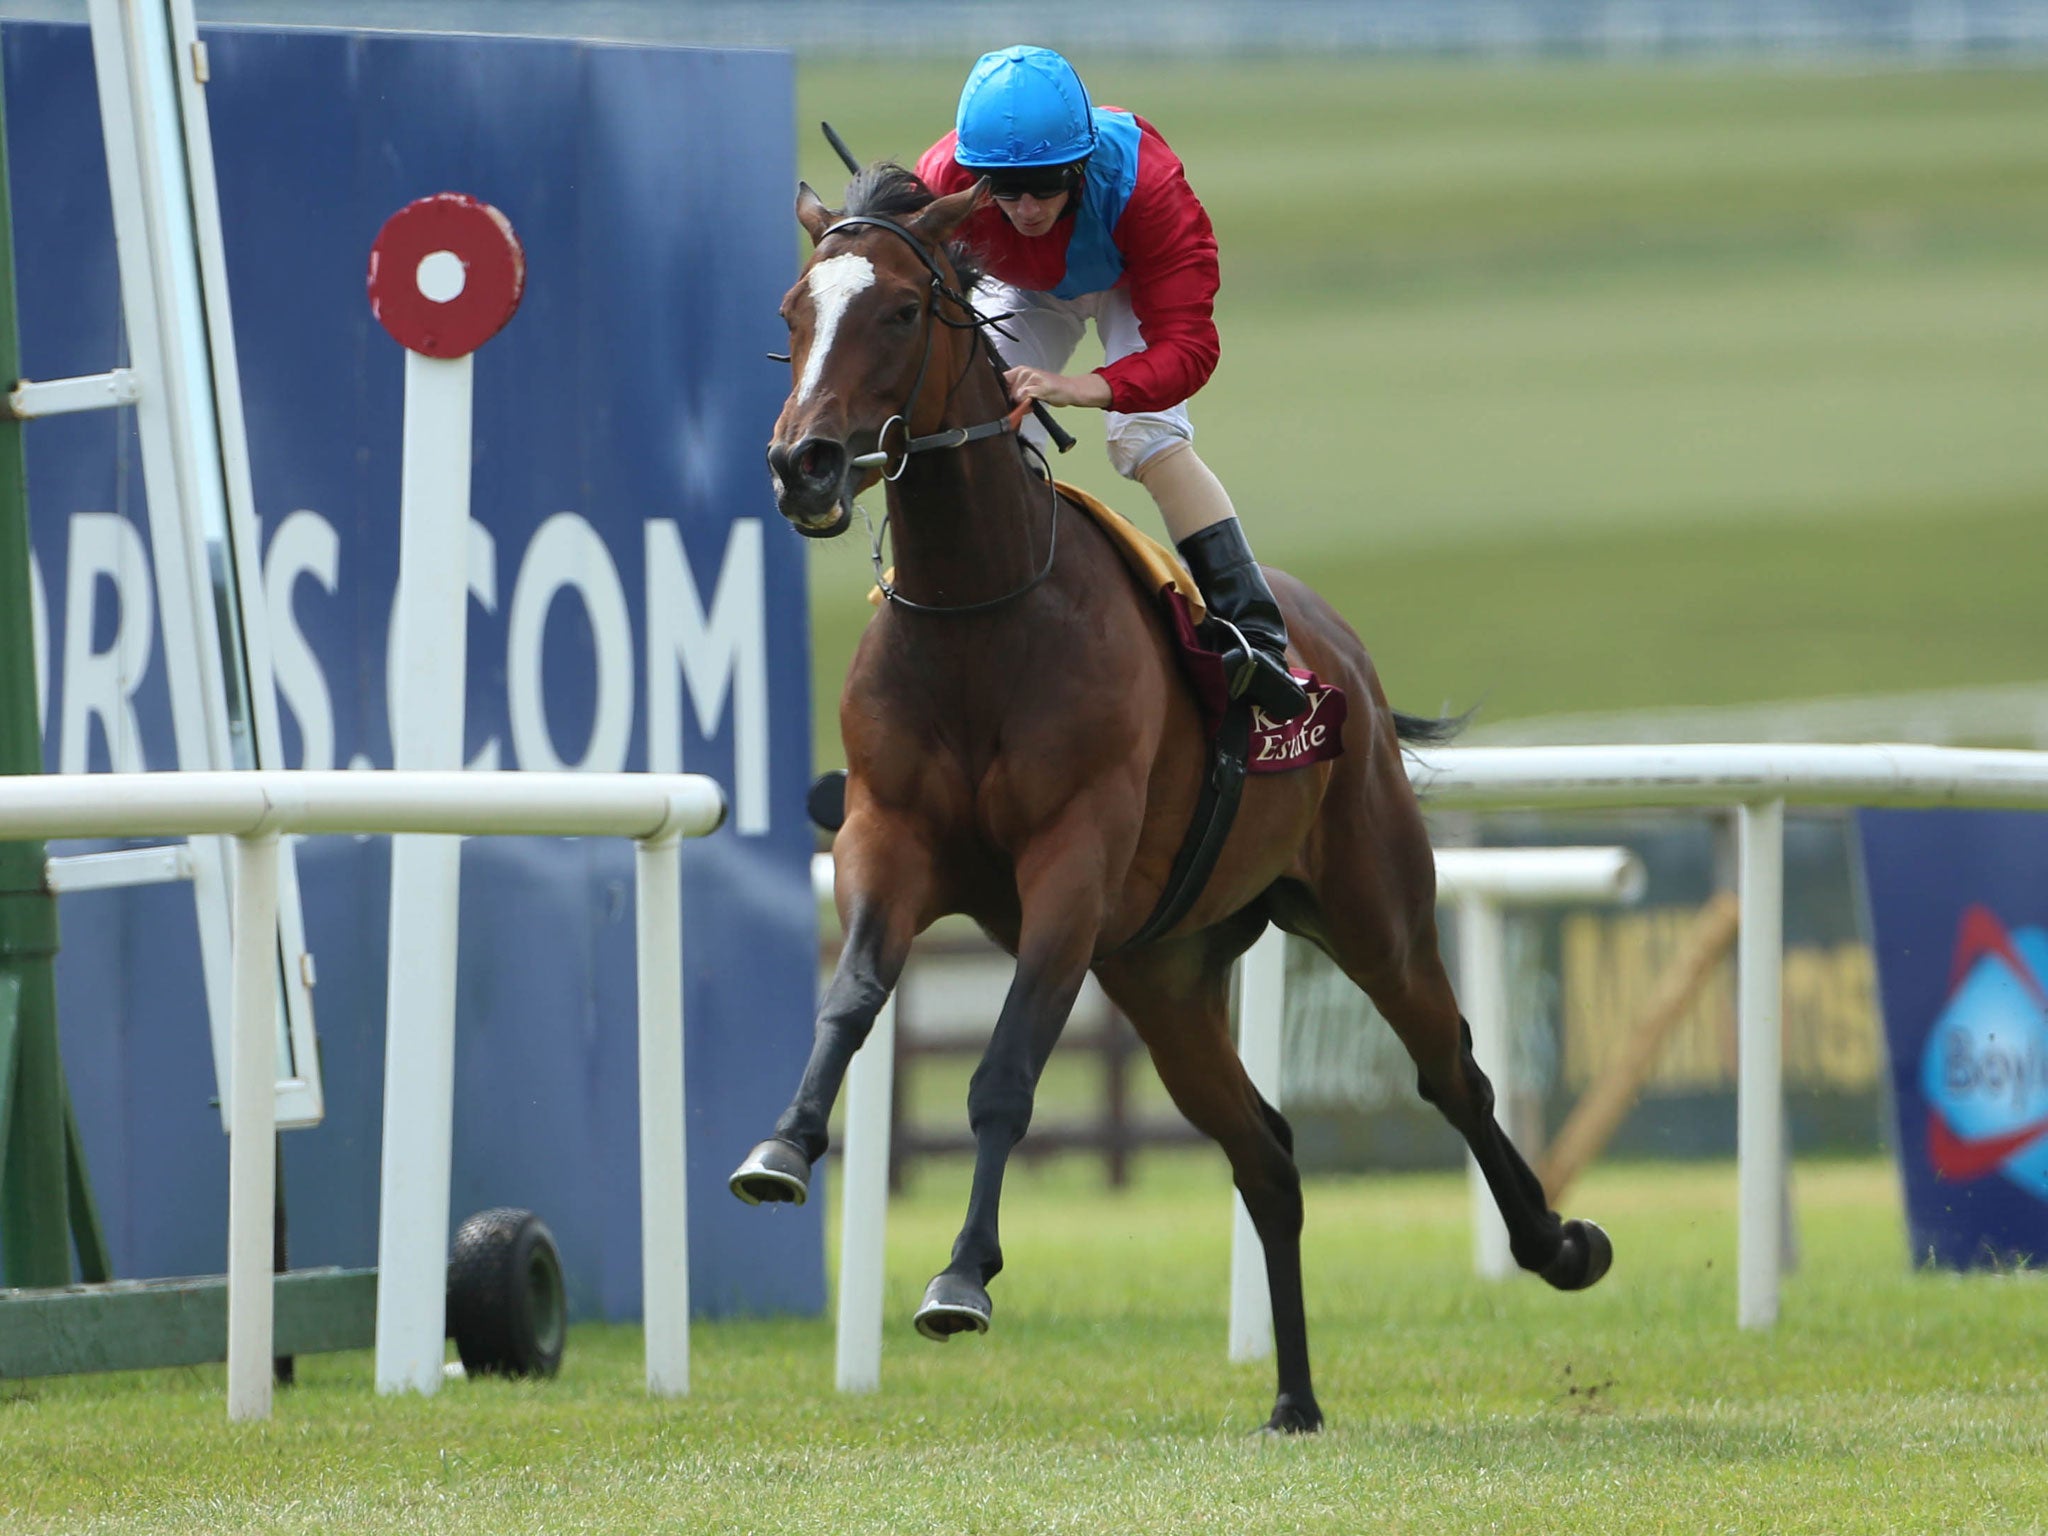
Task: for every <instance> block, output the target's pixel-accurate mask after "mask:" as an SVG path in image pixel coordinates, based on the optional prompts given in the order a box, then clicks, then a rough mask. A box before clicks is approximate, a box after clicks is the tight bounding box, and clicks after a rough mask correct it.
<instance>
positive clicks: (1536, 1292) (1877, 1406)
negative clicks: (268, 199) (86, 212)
mask: <svg viewBox="0 0 2048 1536" xmlns="http://www.w3.org/2000/svg"><path fill="white" fill-rule="evenodd" d="M1140 1174H1141V1177H1140V1181H1139V1186H1138V1188H1137V1190H1136V1192H1135V1193H1134V1194H1133V1195H1128V1196H1125V1197H1121V1198H1119V1197H1116V1196H1112V1195H1109V1194H1107V1193H1105V1192H1104V1191H1103V1190H1102V1189H1101V1188H1100V1186H1099V1185H1098V1184H1097V1183H1096V1182H1095V1179H1094V1177H1093V1174H1092V1170H1091V1169H1090V1168H1088V1167H1087V1166H1086V1165H1083V1164H1080V1163H1075V1162H1068V1163H1065V1164H1060V1165H1053V1166H1051V1167H1048V1168H1046V1169H1044V1170H1031V1169H1020V1170H1018V1171H1017V1173H1016V1174H1015V1175H1014V1177H1013V1187H1012V1189H1011V1191H1010V1198H1009V1200H1008V1203H1007V1205H1006V1207H1005V1211H1004V1217H1005V1242H1006V1250H1007V1256H1008V1259H1009V1269H1008V1270H1007V1271H1006V1272H1005V1274H1004V1275H1003V1276H1002V1277H1001V1278H1000V1279H998V1281H997V1282H996V1284H995V1286H994V1288H993V1290H994V1295H995V1299H996V1323H995V1329H994V1331H993V1332H992V1333H990V1334H989V1336H988V1337H986V1338H983V1339H968V1340H955V1341H954V1342H952V1343H951V1344H948V1345H946V1346H945V1347H943V1348H940V1347H935V1346H932V1345H930V1344H927V1343H925V1342H924V1341H922V1340H920V1339H918V1338H916V1337H915V1336H914V1334H913V1333H912V1332H911V1329H910V1327H909V1323H908V1318H909V1315H910V1312H911V1309H912V1308H913V1307H914V1305H915V1302H916V1297H917V1295H918V1293H919V1291H920V1289H921V1287H922V1285H923V1282H924V1280H925V1278H926V1276H927V1275H928V1274H929V1273H930V1272H931V1271H932V1270H933V1269H935V1268H937V1267H938V1265H939V1264H940V1263H942V1262H943V1259H944V1254H945V1251H946V1248H947V1246H948V1244H949V1242H950V1240H951V1236H952V1233H953V1230H954V1228H955V1225H956V1224H957V1222H958V1220H959V1217H960V1212H961V1206H962V1198H963V1186H962V1179H961V1176H960V1170H959V1169H958V1168H955V1167H951V1166H950V1165H947V1164H938V1165H934V1167H933V1169H932V1170H931V1171H930V1172H929V1173H927V1174H926V1175H924V1176H922V1177H921V1178H920V1180H919V1181H918V1185H917V1187H916V1189H915V1190H914V1191H913V1193H912V1194H911V1195H910V1196H908V1197H906V1198H904V1199H902V1200H899V1201H897V1202H896V1203H895V1205H894V1206H893V1208H892V1216H891V1228H890V1243H889V1270H888V1284H887V1319H888V1321H887V1329H886V1342H885V1345H884V1361H883V1387H882V1390H881V1392H880V1393H878V1394H876V1395H874V1396H869V1397H861V1398H843V1397H840V1396H838V1395H837V1394H835V1393H834V1392H833V1390H832V1339H831V1331H830V1326H829V1324H828V1323H826V1322H825V1321H823V1320H803V1321H780V1322H752V1323H737V1324H721V1325H704V1326H700V1327H699V1328H698V1329H697V1330H696V1332H695V1337H694V1342H693V1348H694V1355H693V1362H692V1366H693V1392H692V1395H691V1396H690V1397H688V1398H687V1399H683V1400H679V1401H671V1402H662V1403H656V1402H650V1401H648V1400H647V1399H646V1398H645V1397H644V1396H642V1395H641V1391H640V1363H639V1350H640V1336H639V1333H638V1331H637V1330H635V1329H631V1328H618V1327H595V1326H586V1327H579V1328H577V1329H575V1330H573V1332H572V1336H571V1340H570V1346H569V1353H568V1357H567V1361H566V1364H565V1366H564V1371H563V1375H562V1376H561V1377H560V1378H559V1379H558V1380H556V1381H554V1382H551V1383H544V1384H506V1383H497V1382H469V1383H454V1384H451V1385H450V1386H449V1387H448V1388H447V1389H446V1390H444V1391H443V1392H442V1393H441V1394H440V1395H439V1396H438V1397H436V1398H434V1399H432V1400H427V1401H423V1400H420V1399H416V1398H409V1399H379V1398H377V1397H375V1396H374V1395H373V1394H372V1392H371V1389H370V1362H369V1359H368V1357H367V1355H347V1356H333V1357H315V1358H311V1359H307V1360H304V1361H302V1362H301V1377H302V1381H301V1385H300V1386H298V1387H297V1388H295V1389H293V1390H291V1391H289V1392H285V1393H283V1394H281V1395H280V1397H279V1401H278V1409H277V1415H276V1418H275V1419H274V1420H273V1421H272V1422H270V1423H268V1424H256V1425H243V1426H233V1427H231V1426H229V1425H228V1424H227V1423H226V1422H225V1415H224V1408H223V1404H224V1398H223V1387H222V1376H221V1372H220V1371H219V1369H218V1368H211V1369H194V1370H183V1371H177V1372H165V1373H156V1374H149V1375H131V1376H121V1377H106V1378H79V1379H71V1380H62V1381H49V1382H14V1383H5V1384H0V1529H5V1530H6V1531H8V1532H10V1533H15V1532H22V1533H30V1532H54V1531H65V1532H81V1531H136V1532H141V1531H164V1532H201V1531H203V1532H209V1533H232V1532H257V1531H261V1532H300V1531H304V1532H330V1531H344V1530H345V1531H349V1532H360V1533H366V1536H374V1533H381V1532H400V1531H404V1532H414V1531H417V1532H435V1533H450V1536H454V1533H464V1532H478V1533H490V1536H503V1533H505V1532H508V1531H521V1532H524V1531H535V1532H538V1531H546V1532H570V1531H675V1532H749V1531H752V1532H776V1533H800V1532H819V1533H832V1536H842V1533H864V1532H875V1533H882V1532H891V1533H895V1532H933V1533H941V1532H943V1533H948V1536H952V1533H963V1532H972V1533H984V1532H986V1533H997V1532H1004V1533H1007V1532H1016V1531H1058V1532H1102V1533H1114V1536H1128V1533H1130V1532H1133V1531H1145V1532H1181V1531H1249V1530H1276V1531H1288V1532H1318V1533H1320V1532H1329V1533H1343V1536H1353V1533H1356V1532H1359V1531H1365V1530H1394V1531H1411V1530H1412V1531H1438V1530H1445V1531H1480V1530H1509V1531H1516V1532H1546V1531H1560V1532H1572V1533H1581V1532H1584V1531H1586V1530H1628V1531H1638V1530H1640V1531H1665V1530H1670V1531H1700V1530H1745V1531H1772V1532H1777V1531H1801V1532H1804V1531H1812V1532H1857V1531H1925V1530H1935V1529H1940V1530H1953V1531H1966V1530H1996V1531H2026V1530H2040V1529H2043V1528H2044V1527H2048V1422H2044V1419H2043V1417H2042V1414H2041V1404H2042V1401H2043V1398H2044V1393H2048V1366H2044V1364H2043V1359H2042V1355H2041V1351H2040V1348H2039V1332H2040V1330H2039V1327H2038V1324H2037V1321H2036V1319H2037V1318H2038V1315H2039V1312H2040V1303H2041V1299H2042V1298H2041V1295H2040V1290H2041V1281H2040V1279H2039V1278H2038V1276H2032V1275H2024V1276H2014V1275H2005V1276H1973V1277H1958V1276H1952V1275H1931V1274H1913V1273H1909V1272H1908V1270H1907V1267H1906V1262H1905V1258H1906V1255H1905V1245H1904V1242H1903V1239H1902V1236H1901V1232H1900V1225H1899V1216H1898V1210H1897V1190H1896V1184H1895V1181H1894V1176H1893V1174H1892V1172H1891V1170H1890V1169H1889V1167H1888V1166H1886V1165H1884V1164H1881V1163H1878V1162H1854V1163H1826V1162H1815V1163H1808V1164H1804V1165H1802V1166H1801V1167H1800V1168H1799V1170H1798V1172H1797V1175H1796V1179H1795V1202H1796V1206H1797V1209H1798V1213H1799V1218H1800V1229H1801V1238H1802V1242H1801V1249H1802V1262H1801V1267H1800V1269H1799V1271H1798V1273H1797V1274H1795V1275H1793V1276H1792V1277H1790V1279H1789V1280H1788V1281H1787V1283H1786V1287H1785V1296H1784V1311H1783V1316H1782V1318H1781V1320H1780V1322H1779V1324H1778V1326H1777V1327H1776V1328H1775V1329H1774V1330H1771V1331H1769V1332H1761V1333H1745V1332H1742V1331H1739V1330H1738V1329H1737V1328H1736V1327H1735V1326H1734V1309H1735V1297H1734V1283H1735V1281H1734V1259H1735V1245H1734V1209H1733V1206H1734V1174H1733V1170H1732V1169H1731V1168H1729V1167H1728V1166H1726V1165H1705V1166H1673V1165H1659V1166H1649V1165H1637V1166H1620V1167H1613V1168H1606V1169H1600V1170H1596V1171H1595V1173H1594V1174H1592V1175H1591V1176H1590V1177H1589V1178H1588V1179H1587V1180H1586V1181H1585V1183H1584V1185H1583V1187H1582V1189H1581V1190H1579V1191H1577V1192H1575V1193H1574V1195H1573V1196H1572V1198H1571V1199H1570V1200H1569V1201H1568V1202H1567V1203H1568V1206H1569V1207H1570V1208H1571V1209H1574V1210H1579V1211H1583V1212H1585V1213H1587V1214H1592V1215H1597V1216H1598V1217H1599V1218H1600V1219H1601V1220H1603V1221H1604V1222H1605V1223H1607V1225H1608V1226H1609V1229H1610V1230H1611V1231H1612V1232H1613V1234H1614V1237H1615V1242H1616V1251H1617V1260H1616V1267H1615V1269H1614V1272H1613V1274H1612V1275H1611V1276H1610V1277H1609V1278H1608V1280H1606V1281H1605V1282H1603V1283H1602V1285H1601V1286H1600V1287H1598V1288H1597V1289H1595V1290H1593V1291H1591V1292H1588V1293H1586V1294H1585V1295H1583V1296H1575V1297H1573V1296H1560V1295H1557V1294H1555V1293H1553V1292H1550V1291H1548V1290H1547V1289H1545V1288H1544V1287H1543V1286H1541V1285H1540V1284H1537V1283H1535V1282H1533V1281H1517V1282H1513V1283H1508V1284H1502V1285H1492V1284H1487V1283H1484V1282H1481V1281H1479V1280H1476V1279H1475V1278H1473V1276H1472V1274H1471V1272H1470V1260H1469V1243H1470V1239H1469V1236H1468V1231H1467V1225H1466V1205H1465V1193H1464V1189H1465V1187H1464V1182H1463V1180H1462V1178H1451V1177H1449V1176H1441V1175H1428V1176H1407V1177H1396V1178H1373V1179H1344V1180H1318V1181H1314V1182H1312V1183H1311V1184H1310V1186H1309V1189H1308V1194H1307V1206H1308V1230H1307V1236H1306V1243H1305V1252H1306V1264H1307V1271H1308V1305H1309V1312H1310V1328H1311V1338H1312V1342H1313V1344H1314V1347H1315V1354H1316V1364H1317V1372H1318V1376H1317V1380H1318V1387H1319V1391H1320V1395H1321V1398H1322V1402H1323V1405H1324V1408H1325V1410H1326V1411H1327V1413H1328V1414H1329V1418H1330V1428H1329V1430H1328V1431H1327V1433H1325V1434H1324V1435H1322V1436H1320V1437H1317V1438H1314V1439H1308V1440H1300V1441H1291V1442H1286V1443H1270V1442H1261V1441H1259V1440H1257V1439H1254V1438H1252V1437H1251V1436H1250V1434H1249V1432H1250V1431H1251V1430H1252V1429H1253V1428H1254V1427H1255V1426H1256V1425H1257V1424H1258V1423H1259V1422H1261V1421H1262V1420H1263V1418H1264V1415H1265V1413H1266V1410H1267V1408H1268V1406H1269V1403H1270V1397H1271V1392H1272V1382H1271V1375H1270V1368H1269V1367H1268V1366H1266V1365H1263V1364H1260V1365H1235V1366H1234V1365H1231V1364H1229V1363H1228V1362H1227V1361H1226V1360H1225V1358H1224V1353H1225V1352H1224V1334H1225V1326H1224V1325H1225V1311H1226V1295H1227V1280H1226V1273H1227V1261H1226V1249H1227V1234H1228V1229H1229V1220H1228V1206H1227V1199H1228V1195H1227V1189H1226V1183H1225V1177H1224V1174H1223V1170H1222V1165H1221V1162H1220V1159H1218V1158H1217V1157H1216V1156H1215V1155H1214V1154H1211V1153H1204V1154H1199V1155H1195V1154H1188V1155H1170V1156H1169V1155H1155V1156H1151V1157H1147V1158H1145V1159H1142V1160H1141V1163H1140ZM760 1219H761V1220H764V1221H769V1220H775V1219H777V1218H776V1217H775V1216H774V1215H773V1214H770V1213H766V1212H764V1213H761V1216H760Z"/></svg>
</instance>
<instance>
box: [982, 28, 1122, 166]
mask: <svg viewBox="0 0 2048 1536" xmlns="http://www.w3.org/2000/svg"><path fill="white" fill-rule="evenodd" d="M955 126H956V127H958V129H959V130H960V141H959V143H958V145H957V146H956V147H955V148H954V150H953V158H954V160H955V161H957V162H958V163H959V164H961V165H963V166H966V167H967V168H968V169H969V170H973V171H1003V170H1029V169H1032V168H1035V167H1042V166H1054V165H1071V164H1072V163H1073V162H1074V161H1076V160H1082V159H1085V158H1087V156H1088V155H1089V154H1090V153H1091V152H1092V151H1093V150H1094V148H1095V114H1094V108H1093V106H1092V104H1091V103H1090V102H1089V100H1088V87H1086V86H1085V85H1083V84H1082V83H1081V77H1080V76H1079V75H1077V74H1075V73H1074V66H1073V65H1071V64H1069V63H1068V62H1067V61H1066V60H1065V59H1063V58H1061V57H1060V56H1059V55H1058V54H1056V53H1054V52H1053V51H1052V50H1051V49H1050V48H1031V47H1025V46H1021V45H1020V46H1017V47H1013V48H1003V49H999V50H998V51H996V52H995V53H985V54H983V55H982V56H981V57H980V58H979V59H978V60H976V61H975V65H974V68H973V69H972V70H971V71H969V73H968V76H967V84H966V85H965V86H963V87H961V90H960V112H959V116H958V117H957V119H956V120H955Z"/></svg>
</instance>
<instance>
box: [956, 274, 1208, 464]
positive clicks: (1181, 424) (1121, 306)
mask: <svg viewBox="0 0 2048 1536" xmlns="http://www.w3.org/2000/svg"><path fill="white" fill-rule="evenodd" d="M974 296H975V303H976V305H977V306H978V307H979V308H980V309H981V310H982V311H983V312H984V313H986V314H998V315H1000V314H1007V315H1009V316H1010V318H1009V319H1008V320H1005V321H1004V322H1003V329H1005V330H1007V331H1009V332H1010V333H1011V335H1013V336H1015V337H1016V340H1014V341H1012V340H1010V339H1009V338H1008V337H1004V336H999V335H996V334H995V333H994V332H991V333H990V334H989V340H991V341H992V342H994V343H995V346H996V351H997V353H998V355H999V356H1001V358H1002V359H1003V363H1004V365H1005V366H1006V367H1010V368H1018V367H1029V368H1043V369H1046V370H1047V371H1048V372H1052V373H1065V372H1066V371H1067V359H1069V358H1070V357H1072V356H1073V355H1074V348H1075V347H1077V346H1079V345H1080V344H1081V333H1082V332H1083V331H1084V330H1085V329H1086V328H1087V324H1088V322H1089V321H1090V320H1093V321H1094V322H1095V334H1096V335H1097V336H1098V337H1100V338H1101V341H1102V352H1103V357H1104V360H1105V361H1106V362H1111V363H1114V362H1116V361H1117V360H1118V359H1119V358H1124V357H1129V356H1130V355H1131V354H1132V353H1133V352H1142V351H1144V350H1145V333H1144V328H1143V327H1142V326H1141V325H1139V323H1138V317H1137V315H1136V314H1135V313H1134V312H1133V311H1132V309H1131V296H1130V295H1129V294H1128V293H1126V292H1125V291H1124V290H1123V289H1121V288H1111V289H1109V290H1107V291H1106V292H1103V293H1084V294H1082V295H1081V297H1080V298H1078V299H1057V298H1054V297H1053V296H1052V295H1051V294H1049V293H1032V292H1029V291H1028V290H1026V289H1023V288H1012V287H1011V286H1010V285H1009V284H1008V283H1001V282H997V281H996V280H995V279H994V278H983V279H982V280H981V283H980V285H979V286H978V287H977V288H976V289H975V290H974ZM1107 415H1108V417H1109V425H1108V427H1107V429H1106V431H1105V435H1106V437H1107V438H1108V446H1109V462H1110V467H1111V468H1113V469H1114V470H1115V471H1116V472H1117V473H1118V474H1120V475H1122V476H1124V477H1125V478H1126V479H1132V480H1135V479H1136V478H1137V475H1138V471H1139V470H1140V469H1141V468H1142V467H1143V466H1144V465H1145V464H1146V463H1147V461H1149V460H1150V459H1152V458H1153V457H1154V456H1155V455H1156V454H1158V453H1159V452H1160V451H1161V450H1162V449H1164V448H1168V447H1171V446H1172V445H1173V444H1175V443H1191V442H1193V441H1194V439H1195V427H1194V423H1193V422H1191V421H1190V420H1189V419H1188V408H1187V402H1185V401H1182V402H1181V403H1180V404H1179V405H1175V406H1172V407H1170V408H1168V409H1167V410H1163V411H1136V412H1132V413H1130V414H1128V415H1127V414H1125V413H1124V412H1122V411H1110V412H1108V413H1107ZM1024 434H1025V436H1027V437H1029V438H1030V439H1031V440H1032V441H1033V442H1035V443H1037V444H1038V445H1039V446H1040V447H1041V448H1043V447H1044V446H1045V429H1044V428H1042V427H1041V426H1039V425H1038V422H1037V421H1036V420H1035V419H1034V418H1032V417H1029V416H1027V417H1025V418H1024Z"/></svg>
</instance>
